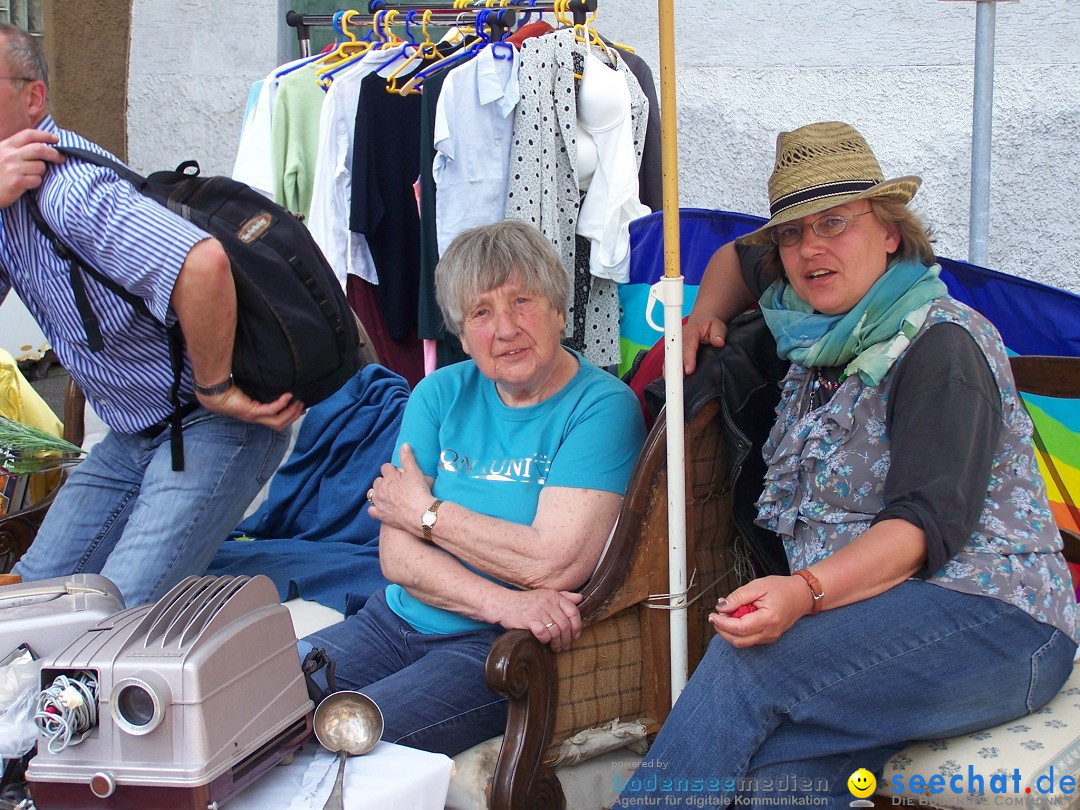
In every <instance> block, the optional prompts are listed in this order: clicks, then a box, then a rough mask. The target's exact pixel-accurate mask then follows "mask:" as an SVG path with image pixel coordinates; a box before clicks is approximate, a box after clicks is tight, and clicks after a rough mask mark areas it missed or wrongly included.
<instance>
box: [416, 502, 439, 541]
mask: <svg viewBox="0 0 1080 810" xmlns="http://www.w3.org/2000/svg"><path fill="white" fill-rule="evenodd" d="M440 506H442V501H440V500H438V499H436V500H435V502H434V503H432V504H431V506H429V507H428V508H427V511H426V512H424V514H423V516H422V517H421V518H420V528H421V529H422V530H423V532H424V539H425V540H428V541H430V540H431V530H432V529H434V528H435V521H437V520H438V519H439V507H440Z"/></svg>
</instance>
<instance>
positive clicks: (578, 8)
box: [285, 0, 597, 57]
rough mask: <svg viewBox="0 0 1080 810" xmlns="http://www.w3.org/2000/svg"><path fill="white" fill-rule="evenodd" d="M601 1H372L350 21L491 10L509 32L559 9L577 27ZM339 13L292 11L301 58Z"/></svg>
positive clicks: (439, 19) (445, 17)
mask: <svg viewBox="0 0 1080 810" xmlns="http://www.w3.org/2000/svg"><path fill="white" fill-rule="evenodd" d="M596 4H597V0H569V2H567V3H566V5H565V6H563V5H562V4H561V3H558V2H554V1H553V0H543V1H542V2H539V1H538V0H533V2H508V3H506V4H500V5H487V3H486V2H484V0H480V2H479V3H478V4H475V5H468V6H463V5H462V3H461V0H414V2H398V3H394V2H389V0H371V2H369V3H368V4H367V10H366V11H360V12H357V14H356V15H355V16H353V17H352V18H351V20H350V22H352V23H355V22H360V23H364V22H367V23H370V22H372V21H373V20H374V19H375V15H376V14H378V13H379V12H387V11H399V12H402V13H407V12H410V11H421V12H424V11H431V17H430V18H429V22H430V23H432V24H439V23H446V24H453V23H455V22H459V21H460V18H461V15H462V14H477V13H479V12H481V11H487V12H489V13H490V14H491V15H492V16H491V17H490V22H491V24H492V25H495V26H499V27H501V28H503V29H504V30H509V29H510V28H511V27H512V26H513V25H514V24H515V23H516V22H517V13H518V12H526V13H528V12H536V13H545V12H546V13H554V12H555V9H556V6H559V7H560V10H565V11H566V12H568V13H570V14H571V15H572V16H573V20H574V24H575V25H581V24H584V23H585V21H586V20H587V19H588V15H589V14H593V13H595V12H596ZM337 18H338V15H336V14H301V13H299V12H297V11H293V10H291V9H290V10H289V11H287V12H286V13H285V22H286V23H287V24H288V25H289V26H290V27H292V28H295V29H296V37H297V40H298V41H299V43H300V55H301V56H302V57H303V56H310V55H311V31H310V29H311V28H326V27H332V26H334V25H336V24H337Z"/></svg>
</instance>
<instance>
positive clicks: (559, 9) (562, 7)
mask: <svg viewBox="0 0 1080 810" xmlns="http://www.w3.org/2000/svg"><path fill="white" fill-rule="evenodd" d="M569 5H570V0H555V9H554V11H555V22H557V23H558V24H559V25H561V26H563V27H564V28H566V27H569V26H571V25H573V24H574V22H573V20H571V19H570V18H568V17H567V16H566V10H567V8H568V7H569Z"/></svg>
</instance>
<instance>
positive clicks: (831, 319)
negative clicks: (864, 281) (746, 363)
mask: <svg viewBox="0 0 1080 810" xmlns="http://www.w3.org/2000/svg"><path fill="white" fill-rule="evenodd" d="M940 272H941V268H940V267H939V266H938V265H936V264H935V265H934V266H932V267H927V266H926V265H924V264H922V263H921V262H919V261H916V260H908V261H902V262H895V263H894V264H892V265H890V266H889V268H888V269H887V270H886V271H885V273H884V275H882V276H881V278H879V279H878V280H877V281H876V282H874V286H873V287H871V288H870V289H869V290H868V291H867V293H866V295H864V296H863V297H862V299H861V300H860V301H859V303H858V304H856V305H855V307H854V308H853V309H851V311H850V312H847V313H844V314H843V315H823V314H821V313H820V312H815V311H814V310H813V309H811V308H810V305H809V304H807V303H806V302H805V301H803V300H802V299H801V298H799V296H798V295H796V293H795V290H794V289H792V287H791V285H790V284H788V283H787V282H786V281H783V280H780V281H777V282H775V283H774V284H773V285H772V286H771V287H769V289H767V290H766V291H765V293H764V294H763V295H762V296H761V301H760V304H761V311H762V314H764V316H765V322H766V323H767V324H768V325H769V330H770V331H771V332H772V333H773V336H774V337H775V338H776V351H777V353H778V354H779V355H780V356H781V357H783V358H784V359H785V360H790V361H791V362H793V363H798V364H799V365H801V366H806V367H808V368H809V367H812V366H828V367H832V366H845V369H844V376H845V377H850V376H851V375H852V374H858V375H859V376H860V377H862V379H863V381H864V382H865V383H867V384H868V385H877V384H878V383H879V382H881V380H882V378H883V377H884V376H885V374H886V372H888V370H889V368H890V367H891V366H892V364H893V362H894V361H895V360H896V358H897V357H899V356H900V354H901V353H902V352H903V351H904V349H906V348H907V346H908V344H909V343H910V342H911V338H912V337H914V336H915V333H916V332H918V331H919V327H921V326H922V325H923V322H924V321H925V320H926V313H927V312H928V311H929V310H930V304H931V302H933V301H934V300H935V299H937V298H940V297H941V296H943V295H946V294H948V290H947V289H946V288H945V282H943V281H942V280H941V279H940V278H938V274H939V273H940Z"/></svg>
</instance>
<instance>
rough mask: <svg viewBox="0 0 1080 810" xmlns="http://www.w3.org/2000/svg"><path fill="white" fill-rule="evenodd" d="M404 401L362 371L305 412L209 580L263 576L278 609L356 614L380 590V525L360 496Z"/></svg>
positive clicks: (391, 437)
mask: <svg viewBox="0 0 1080 810" xmlns="http://www.w3.org/2000/svg"><path fill="white" fill-rule="evenodd" d="M408 397H409V387H408V384H407V383H406V382H405V380H404V379H403V378H401V377H399V376H398V375H397V374H394V373H393V372H392V371H389V370H387V369H385V368H383V367H382V366H379V365H368V366H365V367H364V368H363V369H361V370H360V371H359V372H358V373H357V374H356V375H355V376H354V377H353V378H352V379H351V380H349V382H347V383H346V384H345V385H344V386H343V387H342V388H341V389H340V390H339V391H338V392H337V393H336V394H334V395H333V396H332V397H330V398H329V399H326V400H324V401H323V402H320V403H319V404H318V405H316V406H314V407H312V408H311V409H309V410H308V412H307V414H306V415H305V416H304V421H303V423H302V424H301V426H300V430H299V433H298V434H297V438H296V445H295V447H294V448H293V451H292V454H291V455H290V456H289V458H288V460H286V461H285V463H284V464H282V465H281V467H280V468H279V469H278V471H277V473H276V474H275V476H274V479H273V480H272V481H271V482H270V489H269V493H268V496H267V499H266V501H264V502H263V504H262V505H261V506H260V507H259V509H258V510H257V511H256V512H255V513H254V514H253V515H251V516H250V517H249V518H247V519H246V520H245V521H244V522H243V523H241V524H240V525H239V526H238V527H237V528H236V531H235V532H233V535H232V537H230V539H229V540H227V541H226V542H225V543H224V544H223V545H222V547H221V550H220V551H219V552H218V554H217V556H216V557H215V558H214V560H213V562H212V563H211V564H210V569H209V571H208V572H207V573H210V574H234V575H235V574H247V575H254V574H265V575H267V576H268V577H270V578H271V579H272V580H273V581H274V584H275V585H276V586H277V588H278V593H279V595H280V597H281V598H282V599H283V600H286V599H293V598H296V597H298V596H299V597H301V598H303V599H309V600H313V601H315V602H319V603H320V604H323V605H326V606H327V607H331V608H333V609H335V610H340V611H342V612H343V613H344V614H345V615H350V614H352V613H355V612H356V611H357V610H359V609H360V608H361V607H363V604H364V602H365V601H366V600H367V598H368V597H369V596H370V595H371V594H372V593H374V592H375V591H377V590H379V589H380V588H382V587H384V586H385V585H386V580H385V579H384V578H383V576H382V572H381V571H380V569H379V542H378V541H379V523H378V521H376V520H373V519H372V518H371V517H370V516H369V515H368V503H367V500H366V497H365V496H366V494H367V490H368V488H369V487H370V486H371V482H372V481H373V480H374V479H375V477H376V476H378V474H379V468H380V467H381V466H382V465H383V464H384V463H386V462H388V461H390V458H391V456H392V454H393V450H394V442H395V441H396V440H397V435H398V430H399V428H400V426H401V417H402V414H403V413H404V411H405V403H406V401H407V400H408Z"/></svg>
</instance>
